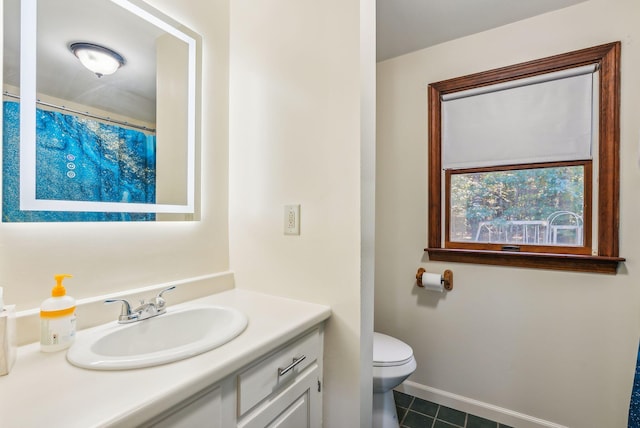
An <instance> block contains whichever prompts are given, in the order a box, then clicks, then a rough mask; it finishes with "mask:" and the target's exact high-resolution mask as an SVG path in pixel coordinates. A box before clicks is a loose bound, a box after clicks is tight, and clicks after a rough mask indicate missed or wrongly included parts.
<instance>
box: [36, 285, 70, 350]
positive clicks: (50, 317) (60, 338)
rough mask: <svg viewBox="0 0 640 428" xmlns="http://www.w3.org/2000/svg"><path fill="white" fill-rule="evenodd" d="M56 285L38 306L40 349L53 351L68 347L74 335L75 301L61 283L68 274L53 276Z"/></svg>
mask: <svg viewBox="0 0 640 428" xmlns="http://www.w3.org/2000/svg"><path fill="white" fill-rule="evenodd" d="M53 277H54V278H55V280H56V285H55V286H54V287H53V289H52V290H51V297H49V298H48V299H46V300H45V301H44V302H42V305H41V306H40V350H42V351H43V352H55V351H61V350H63V349H66V348H68V347H69V346H71V344H72V343H73V340H74V339H75V336H76V301H75V299H74V298H73V297H71V296H68V295H67V291H66V290H65V288H64V286H63V285H62V281H63V280H64V279H65V278H71V275H69V274H66V273H65V274H58V275H54V276H53Z"/></svg>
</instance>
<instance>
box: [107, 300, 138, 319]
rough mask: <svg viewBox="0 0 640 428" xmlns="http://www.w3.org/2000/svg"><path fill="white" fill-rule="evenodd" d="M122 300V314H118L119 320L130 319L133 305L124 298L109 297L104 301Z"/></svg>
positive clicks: (114, 301)
mask: <svg viewBox="0 0 640 428" xmlns="http://www.w3.org/2000/svg"><path fill="white" fill-rule="evenodd" d="M116 302H122V309H121V310H120V315H119V316H118V321H129V320H131V319H132V316H133V314H132V312H131V305H130V304H129V302H127V301H126V300H124V299H107V300H105V301H104V303H116Z"/></svg>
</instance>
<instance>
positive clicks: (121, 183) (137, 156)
mask: <svg viewBox="0 0 640 428" xmlns="http://www.w3.org/2000/svg"><path fill="white" fill-rule="evenodd" d="M3 112H4V113H3V114H4V120H3V132H4V134H3V135H4V138H3V159H4V161H3V204H2V215H3V221H14V222H37V221H132V220H143V221H150V220H151V221H152V220H155V214H149V213H78V212H59V211H20V208H19V200H20V197H19V195H20V193H19V192H20V178H19V177H20V176H19V174H20V170H19V164H20V162H19V158H20V155H19V150H20V129H19V123H20V122H19V119H20V117H19V116H20V106H19V103H17V102H12V101H4V103H3ZM36 170H37V176H36V198H37V199H49V200H68V201H94V202H96V201H98V202H138V203H150V204H151V203H155V190H156V189H155V175H156V168H155V136H154V135H145V134H144V133H142V132H139V131H135V130H132V129H128V128H123V127H120V126H115V125H107V124H104V123H101V122H98V121H95V120H92V119H84V118H79V117H77V116H73V115H69V114H64V113H60V112H55V111H47V110H41V109H37V110H36Z"/></svg>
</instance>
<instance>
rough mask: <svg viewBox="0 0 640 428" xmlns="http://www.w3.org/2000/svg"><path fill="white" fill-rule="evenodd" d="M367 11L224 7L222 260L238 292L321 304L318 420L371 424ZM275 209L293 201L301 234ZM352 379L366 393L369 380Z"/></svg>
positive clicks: (340, 1) (282, 1)
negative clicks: (226, 78)
mask: <svg viewBox="0 0 640 428" xmlns="http://www.w3.org/2000/svg"><path fill="white" fill-rule="evenodd" d="M361 5H362V6H363V8H364V9H366V10H364V11H363V14H364V15H365V16H366V17H365V18H363V19H364V24H363V26H364V27H366V28H367V29H368V30H365V31H364V33H365V34H366V37H364V38H363V43H365V45H367V44H368V45H367V46H368V49H365V50H366V52H365V54H366V57H365V58H364V59H363V64H364V66H363V68H362V69H361V57H360V49H361V24H360V19H361V17H360V13H361ZM372 12H373V2H372V1H370V0H366V1H357V0H349V1H345V0H327V1H312V0H272V1H263V2H255V1H248V0H234V1H233V2H232V3H231V59H230V64H231V66H230V75H231V79H230V98H231V104H230V116H231V120H230V143H229V145H230V188H229V194H230V202H229V205H230V209H229V211H230V236H231V242H230V244H231V245H230V255H231V267H232V268H233V270H234V271H235V273H236V285H237V286H238V287H241V288H247V289H252V290H257V291H264V292H268V293H273V294H277V295H283V296H289V297H293V298H300V299H304V300H309V301H313V302H319V303H324V304H328V305H331V307H332V310H333V315H332V317H331V319H330V320H329V322H328V325H327V330H326V343H325V389H324V392H325V393H324V412H323V414H324V421H325V426H326V427H337V428H339V427H345V426H350V427H356V426H367V425H370V423H369V422H368V421H364V419H363V420H361V410H360V394H361V383H360V382H361V364H360V361H361V357H362V354H361V351H360V343H361V340H363V341H365V343H366V342H367V339H368V341H369V342H370V340H371V338H370V337H368V338H367V337H364V338H363V337H361V325H362V324H361V318H364V322H366V318H367V316H368V317H369V319H370V318H371V309H370V308H367V307H366V299H369V300H370V301H371V303H370V307H372V305H373V302H372V299H371V292H372V288H373V283H372V281H370V282H369V283H368V284H363V286H362V289H361V280H360V275H361V264H363V263H366V260H363V259H362V257H361V234H362V233H361V226H362V222H361V217H360V209H361V140H363V139H365V140H366V141H365V142H364V143H363V144H368V146H367V147H366V148H363V153H366V154H365V156H369V158H368V159H371V162H372V159H373V158H372V157H371V156H372V154H373V146H372V144H373V133H374V131H373V129H374V123H373V115H374V111H373V109H372V106H373V102H374V101H375V100H374V99H373V91H374V81H373V73H374V72H375V63H374V60H373V51H374V46H373V44H374V39H373V32H372V30H373V22H372V20H373V13H372ZM367 67H368V69H367ZM361 73H362V75H361ZM361 86H362V87H361ZM363 94H364V96H363ZM361 96H363V99H362V100H361ZM367 97H368V99H367ZM367 107H368V109H367ZM363 112H364V113H363ZM361 114H364V116H365V119H363V125H362V126H363V128H362V129H361ZM364 162H365V163H366V162H367V160H366V159H365V160H364ZM372 167H373V165H372V164H371V163H369V164H367V165H365V166H364V167H363V169H366V171H367V173H369V174H371V173H372ZM370 180H371V181H373V180H372V176H371V175H370ZM369 184H370V185H371V186H372V185H373V183H372V182H371V183H369ZM371 196H372V195H371ZM365 203H366V204H369V205H370V206H371V207H372V206H373V199H372V197H371V198H369V199H366V200H365ZM285 204H300V205H301V233H300V235H299V236H285V235H284V234H283V224H284V220H283V214H284V205H285ZM369 212H370V213H371V210H370V211H369ZM370 215H372V213H371V214H370ZM365 233H366V232H365ZM370 245H372V242H371V243H370ZM363 257H365V258H366V257H367V256H366V255H365V256H363ZM368 257H370V259H372V258H373V254H371V255H370V256H368ZM372 273H373V271H371V274H372ZM365 274H366V272H365ZM371 276H372V275H369V278H371ZM361 299H363V300H365V306H364V307H363V308H364V309H363V310H364V311H365V312H361ZM370 325H372V322H371V321H370ZM369 335H370V333H369ZM368 345H369V348H370V346H371V345H370V343H369V344H368ZM365 350H366V347H365ZM368 355H370V353H369V354H368ZM367 359H369V360H370V357H367ZM362 382H365V386H364V387H362V391H364V390H367V389H368V390H370V389H371V383H370V382H371V378H370V376H369V377H368V378H367V377H366V376H365V377H363V379H362ZM364 407H367V406H366V405H365V406H364ZM363 414H364V411H363ZM362 417H363V418H364V417H365V416H362ZM369 417H370V416H369Z"/></svg>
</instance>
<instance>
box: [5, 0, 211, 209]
mask: <svg viewBox="0 0 640 428" xmlns="http://www.w3.org/2000/svg"><path fill="white" fill-rule="evenodd" d="M3 13H4V55H3V58H4V67H3V76H4V77H3V221H100V220H106V221H111V220H114V221H117V220H151V221H155V220H162V219H171V220H174V219H178V220H184V219H192V218H193V216H194V211H195V187H196V186H195V184H196V168H195V166H196V146H197V142H196V139H197V137H198V135H197V134H198V133H197V122H198V121H197V116H198V114H199V113H198V111H197V105H198V95H197V94H198V80H199V76H198V70H197V69H198V67H197V64H198V58H197V53H198V51H199V37H198V36H197V35H196V34H195V33H193V32H192V31H191V30H189V29H187V28H185V27H184V26H182V25H180V24H179V23H177V22H176V21H174V20H173V19H171V18H169V17H167V16H166V15H164V14H162V13H160V12H159V11H157V10H155V9H153V8H151V7H150V6H149V5H147V4H146V3H144V2H142V1H138V0H5V1H4V11H3ZM87 46H88V47H89V48H95V49H97V50H98V52H97V53H95V52H84V54H85V56H89V57H90V58H95V57H96V56H97V55H99V54H100V53H105V52H106V53H107V54H109V55H111V56H112V57H114V58H115V61H116V63H115V66H114V67H113V68H112V69H111V70H104V71H103V70H97V71H96V70H95V69H94V70H93V71H91V70H90V69H88V68H85V67H86V66H84V65H83V64H82V63H81V61H80V59H81V57H82V56H83V52H81V51H80V50H79V48H83V47H87ZM96 46H97V47H96ZM114 69H115V72H114ZM109 73H112V74H109ZM176 214H180V215H176Z"/></svg>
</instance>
